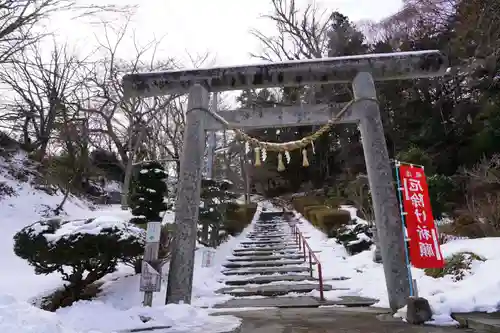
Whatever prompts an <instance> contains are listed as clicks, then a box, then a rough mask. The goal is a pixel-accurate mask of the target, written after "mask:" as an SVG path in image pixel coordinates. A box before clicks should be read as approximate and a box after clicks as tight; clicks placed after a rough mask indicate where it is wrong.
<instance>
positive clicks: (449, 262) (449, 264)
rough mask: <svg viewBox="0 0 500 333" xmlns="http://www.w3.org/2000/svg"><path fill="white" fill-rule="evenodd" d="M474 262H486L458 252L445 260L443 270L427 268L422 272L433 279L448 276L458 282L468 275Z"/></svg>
mask: <svg viewBox="0 0 500 333" xmlns="http://www.w3.org/2000/svg"><path fill="white" fill-rule="evenodd" d="M474 261H486V259H485V258H483V257H481V256H479V255H477V254H475V253H473V252H459V253H455V254H454V255H452V256H451V257H448V258H446V259H445V266H444V268H427V269H425V270H424V271H425V274H426V275H428V276H431V277H433V278H440V277H443V276H445V275H450V276H451V278H452V279H453V281H460V280H462V279H463V278H464V277H465V276H466V275H467V274H469V273H470V270H471V266H472V263H473V262H474Z"/></svg>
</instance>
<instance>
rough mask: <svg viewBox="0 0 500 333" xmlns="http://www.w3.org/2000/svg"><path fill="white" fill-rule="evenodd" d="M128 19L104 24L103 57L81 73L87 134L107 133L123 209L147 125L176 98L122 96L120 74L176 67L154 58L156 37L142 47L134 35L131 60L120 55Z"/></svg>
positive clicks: (126, 205) (101, 45) (126, 203)
mask: <svg viewBox="0 0 500 333" xmlns="http://www.w3.org/2000/svg"><path fill="white" fill-rule="evenodd" d="M129 22H130V17H128V18H127V20H126V22H125V24H123V25H119V26H113V25H111V24H109V23H104V24H103V28H104V34H103V37H102V38H97V39H98V42H99V45H100V52H102V53H103V58H104V60H103V61H101V62H97V63H94V64H92V65H91V66H90V67H89V68H88V72H87V73H86V74H85V76H84V78H85V81H86V94H87V96H86V100H87V104H88V107H85V108H83V110H84V111H85V112H88V113H89V114H90V121H91V123H92V128H91V129H90V133H89V134H90V135H91V136H92V135H105V136H108V137H109V138H110V141H111V142H112V143H113V146H114V147H113V148H114V149H115V150H116V151H117V152H118V155H119V156H120V160H121V164H122V168H123V169H124V170H125V179H124V186H123V190H122V208H123V209H127V207H128V193H129V185H130V180H131V177H132V171H133V165H134V161H135V160H136V159H137V158H138V156H139V155H140V154H139V152H140V150H141V147H143V143H144V139H145V138H146V137H147V132H148V130H151V128H150V125H151V123H152V121H153V120H154V119H155V117H156V116H157V114H158V113H159V112H160V111H161V110H164V109H165V108H166V107H167V106H168V105H169V104H170V103H171V101H172V100H173V99H174V98H175V96H167V97H156V98H148V99H138V98H135V99H125V98H124V96H123V90H122V87H121V77H122V76H123V75H124V74H125V73H133V72H138V71H153V70H167V69H172V68H173V67H175V62H174V61H173V60H172V59H166V60H164V61H156V58H155V57H156V50H157V48H158V46H159V45H160V42H161V40H158V39H156V38H153V39H152V40H150V41H149V42H148V43H146V44H145V45H144V46H141V45H139V44H138V43H137V39H136V38H135V35H134V36H133V37H132V38H133V40H134V46H135V49H134V54H133V56H132V57H131V60H124V59H121V58H119V56H118V49H119V47H120V45H121V44H122V42H123V40H124V39H125V38H126V37H128V34H129V33H130V31H129V29H128V24H129ZM113 38H114V41H113ZM129 59H130V58H129ZM80 105H83V103H80Z"/></svg>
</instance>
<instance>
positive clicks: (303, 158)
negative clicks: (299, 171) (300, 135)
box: [302, 148, 309, 168]
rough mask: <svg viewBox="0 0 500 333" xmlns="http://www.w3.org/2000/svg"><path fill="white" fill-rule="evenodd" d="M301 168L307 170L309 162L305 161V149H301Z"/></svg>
mask: <svg viewBox="0 0 500 333" xmlns="http://www.w3.org/2000/svg"><path fill="white" fill-rule="evenodd" d="M302 166H303V167H304V168H307V167H308V166H309V160H308V159H307V149H305V148H304V149H302Z"/></svg>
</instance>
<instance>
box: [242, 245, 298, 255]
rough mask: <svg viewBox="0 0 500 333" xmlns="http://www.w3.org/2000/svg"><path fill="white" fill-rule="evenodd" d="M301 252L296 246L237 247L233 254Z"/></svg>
mask: <svg viewBox="0 0 500 333" xmlns="http://www.w3.org/2000/svg"><path fill="white" fill-rule="evenodd" d="M281 251H284V252H293V253H299V252H302V251H300V250H299V248H298V247H297V246H278V247H268V246H266V247H238V248H236V249H233V252H281Z"/></svg>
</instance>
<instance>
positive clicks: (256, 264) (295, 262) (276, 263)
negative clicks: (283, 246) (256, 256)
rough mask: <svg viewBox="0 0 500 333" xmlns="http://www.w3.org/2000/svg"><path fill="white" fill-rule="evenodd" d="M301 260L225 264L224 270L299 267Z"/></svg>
mask: <svg viewBox="0 0 500 333" xmlns="http://www.w3.org/2000/svg"><path fill="white" fill-rule="evenodd" d="M303 262H304V261H303V260H277V261H254V262H251V261H249V262H228V263H225V264H224V265H222V266H224V267H226V268H244V267H278V266H286V265H300V264H302V263H303Z"/></svg>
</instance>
